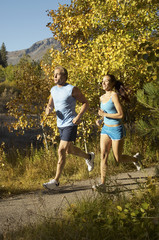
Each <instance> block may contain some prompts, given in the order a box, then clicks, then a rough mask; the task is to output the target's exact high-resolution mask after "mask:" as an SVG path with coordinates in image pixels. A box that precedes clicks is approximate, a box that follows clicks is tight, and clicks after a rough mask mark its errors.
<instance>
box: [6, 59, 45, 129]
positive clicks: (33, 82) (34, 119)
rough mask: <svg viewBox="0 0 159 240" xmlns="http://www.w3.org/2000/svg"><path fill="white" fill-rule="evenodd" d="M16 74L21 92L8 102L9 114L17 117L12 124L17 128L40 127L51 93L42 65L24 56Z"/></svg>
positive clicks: (17, 84)
mask: <svg viewBox="0 0 159 240" xmlns="http://www.w3.org/2000/svg"><path fill="white" fill-rule="evenodd" d="M14 76H15V79H16V80H15V81H16V87H17V89H18V91H19V93H18V95H17V96H16V97H15V98H14V99H12V100H11V101H10V102H9V103H8V111H9V114H10V115H11V116H14V117H15V119H16V121H15V122H14V123H13V125H12V126H13V127H14V128H15V129H25V128H32V127H33V126H36V127H38V126H39V125H40V124H41V119H40V115H41V114H42V112H43V110H44V106H45V103H46V101H47V98H48V95H49V87H48V83H47V81H46V79H45V78H44V74H43V72H42V70H41V67H40V65H39V64H38V63H36V62H34V61H32V60H31V59H30V58H29V57H28V56H24V57H23V58H21V60H20V61H19V64H18V65H17V66H16V68H15V71H14Z"/></svg>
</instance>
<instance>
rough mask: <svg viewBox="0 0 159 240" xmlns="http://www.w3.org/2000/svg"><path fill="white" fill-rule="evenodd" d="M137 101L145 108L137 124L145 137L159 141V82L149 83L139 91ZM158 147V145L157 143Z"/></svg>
mask: <svg viewBox="0 0 159 240" xmlns="http://www.w3.org/2000/svg"><path fill="white" fill-rule="evenodd" d="M137 100H138V101H139V103H140V104H141V105H142V106H143V107H144V108H143V110H144V111H142V118H141V119H140V120H139V121H138V122H137V126H138V129H139V131H140V132H141V133H142V135H143V136H146V135H148V136H149V140H150V139H153V140H155V142H157V141H159V81H157V82H156V83H147V84H145V85H144V86H143V89H140V90H138V91H137ZM157 147H158V143H157Z"/></svg>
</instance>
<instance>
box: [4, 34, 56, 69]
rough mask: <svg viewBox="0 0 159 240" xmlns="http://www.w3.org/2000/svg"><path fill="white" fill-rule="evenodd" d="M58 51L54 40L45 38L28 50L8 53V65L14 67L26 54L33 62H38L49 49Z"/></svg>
mask: <svg viewBox="0 0 159 240" xmlns="http://www.w3.org/2000/svg"><path fill="white" fill-rule="evenodd" d="M52 46H53V47H54V48H55V49H59V50H60V44H59V43H58V42H57V41H56V40H55V39H54V38H47V39H44V40H41V41H38V42H36V43H34V44H33V45H32V46H31V47H30V48H27V49H23V50H19V51H12V52H8V55H7V57H8V64H12V65H15V64H17V63H18V62H19V60H20V58H21V57H22V56H23V55H24V54H27V55H29V56H30V57H31V58H32V59H33V60H35V61H38V60H40V59H41V58H42V57H43V56H44V54H45V53H46V51H47V50H48V49H50V48H51V47H52Z"/></svg>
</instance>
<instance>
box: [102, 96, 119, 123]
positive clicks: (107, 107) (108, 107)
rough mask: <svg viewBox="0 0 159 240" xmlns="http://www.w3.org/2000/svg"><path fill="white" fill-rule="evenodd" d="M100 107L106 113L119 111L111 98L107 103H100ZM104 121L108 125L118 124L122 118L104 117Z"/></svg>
mask: <svg viewBox="0 0 159 240" xmlns="http://www.w3.org/2000/svg"><path fill="white" fill-rule="evenodd" d="M100 108H101V109H102V110H103V111H104V112H106V113H110V114H111V113H112V114H113V113H117V110H116V108H115V105H114V103H113V101H112V96H111V98H110V99H109V100H108V101H107V102H106V103H102V102H101V103H100ZM104 123H105V124H107V125H116V124H120V123H121V119H116V118H108V117H104Z"/></svg>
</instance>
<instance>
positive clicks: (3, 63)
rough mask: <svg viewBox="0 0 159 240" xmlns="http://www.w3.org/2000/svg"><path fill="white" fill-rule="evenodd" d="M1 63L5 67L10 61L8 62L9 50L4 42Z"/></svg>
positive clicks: (0, 57) (0, 54)
mask: <svg viewBox="0 0 159 240" xmlns="http://www.w3.org/2000/svg"><path fill="white" fill-rule="evenodd" d="M0 64H1V65H2V67H4V68H5V67H7V65H8V63H7V51H6V47H5V44H4V43H2V46H1V50H0Z"/></svg>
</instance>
